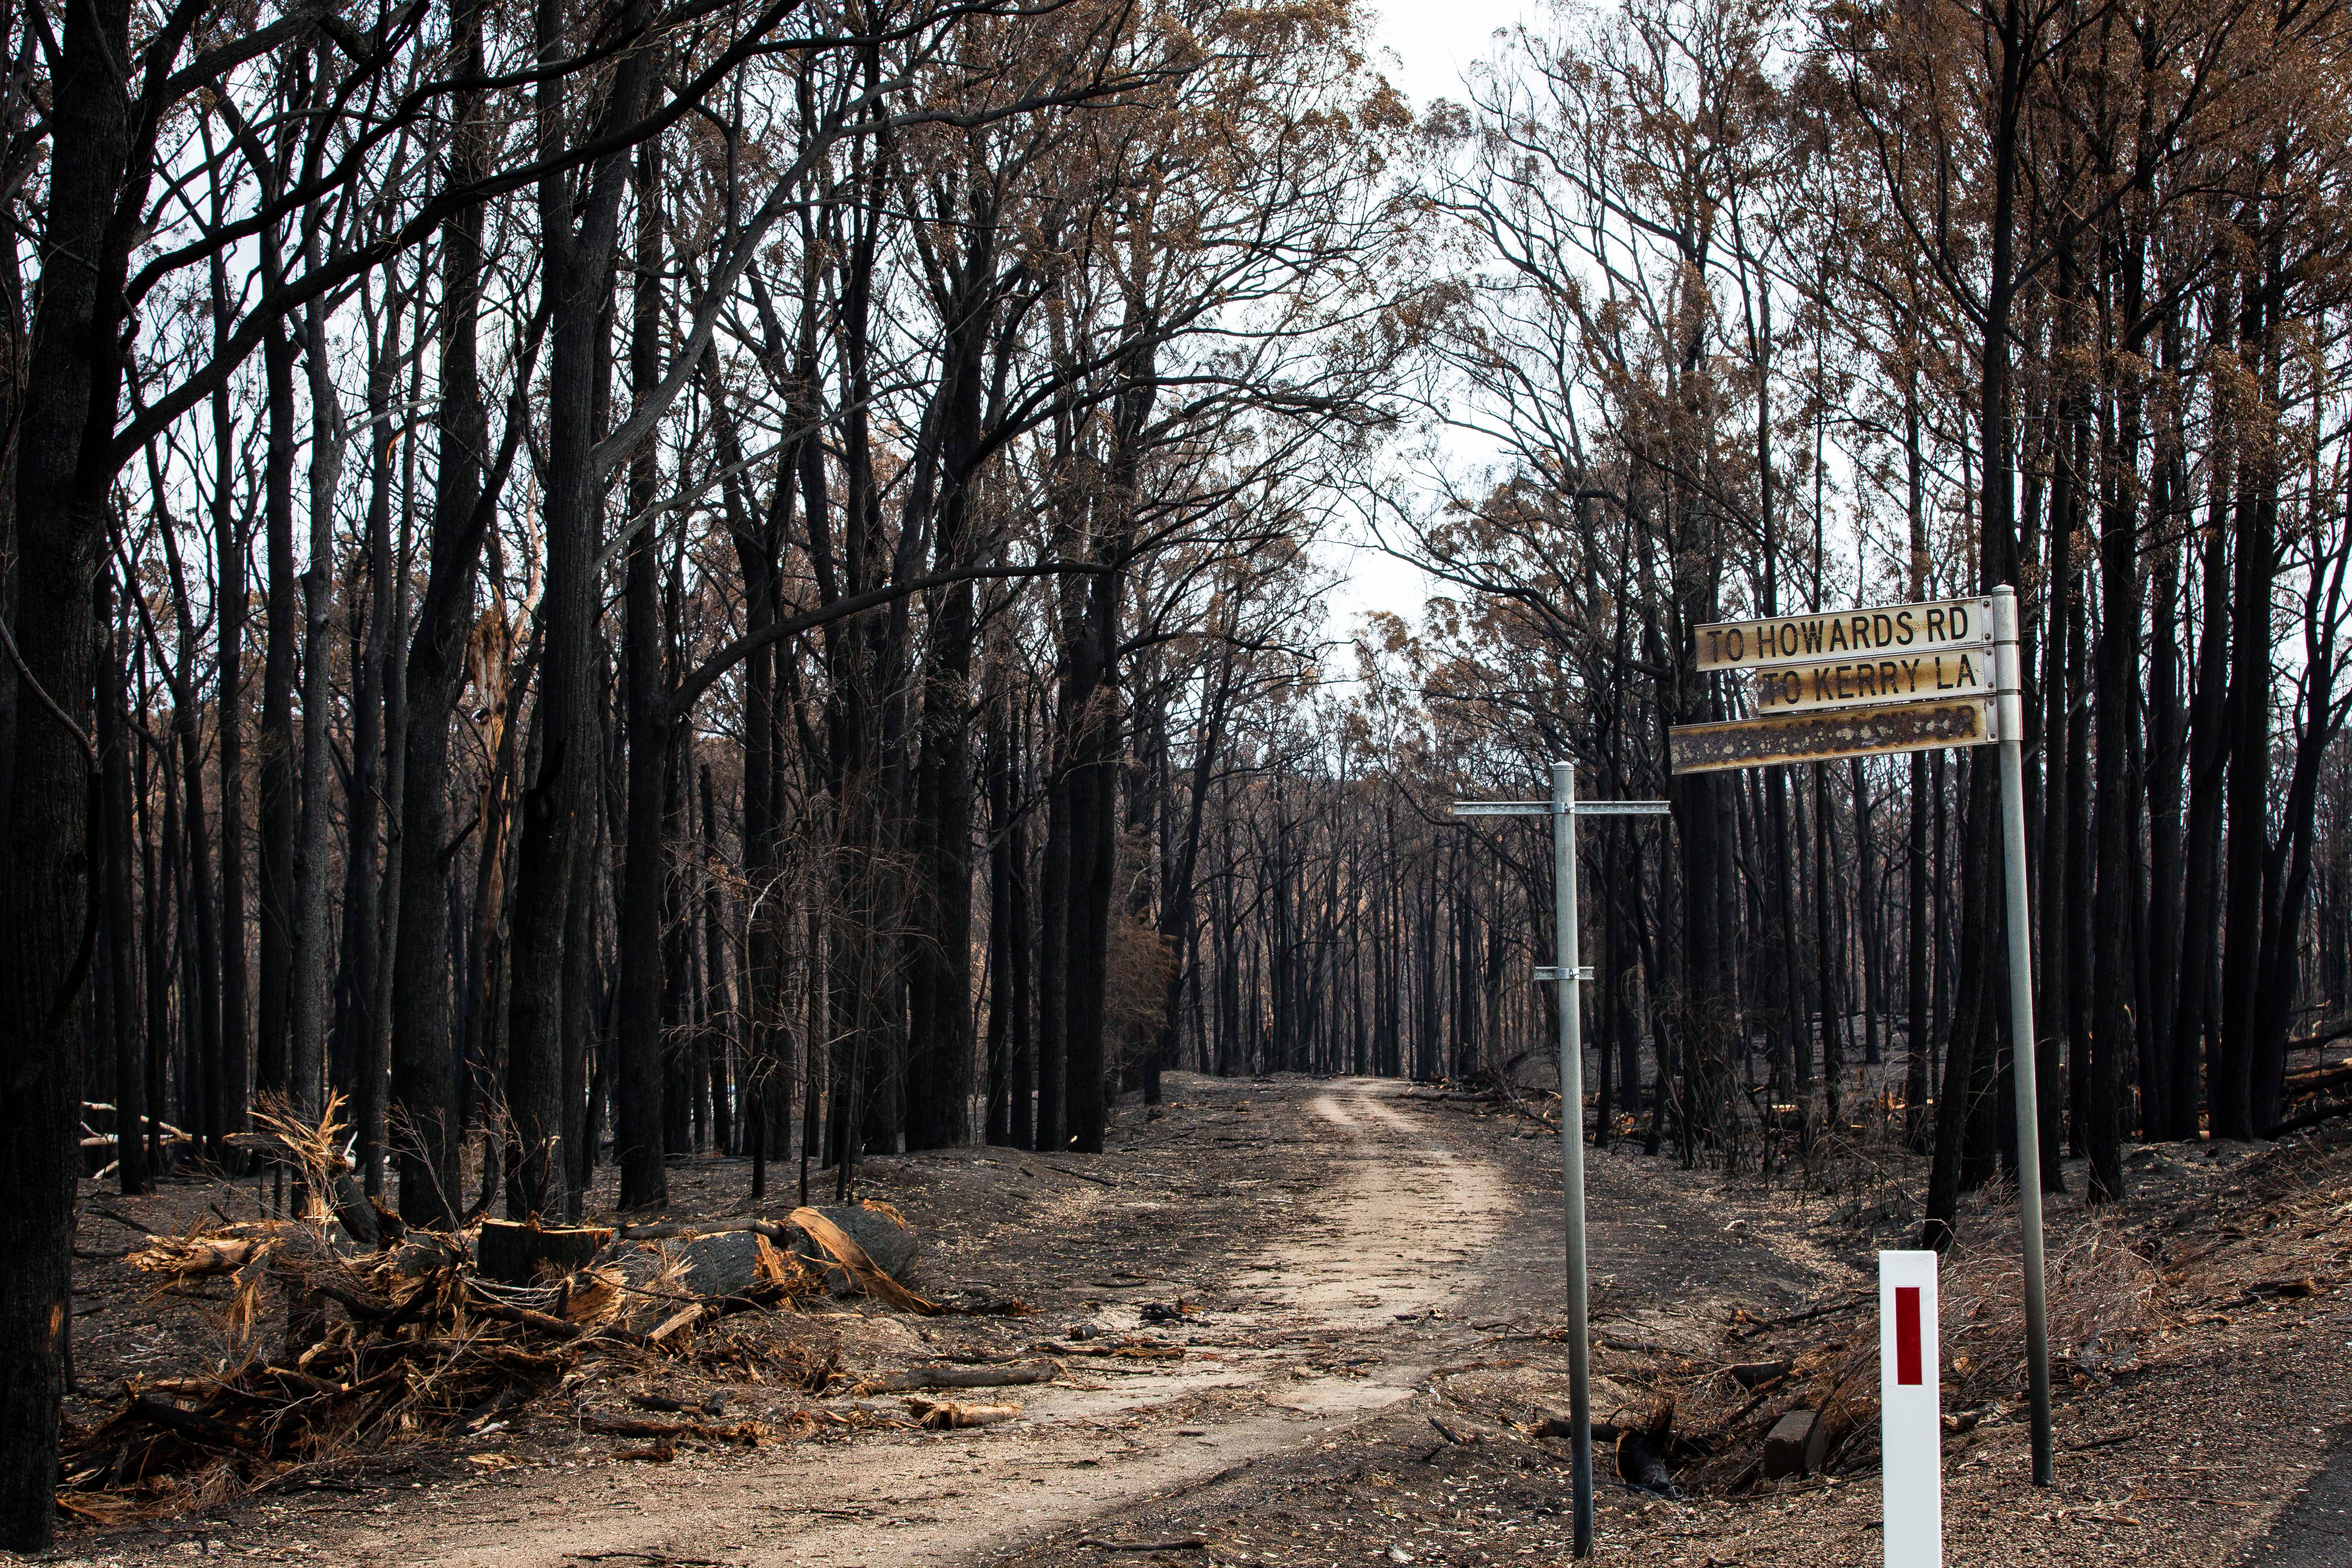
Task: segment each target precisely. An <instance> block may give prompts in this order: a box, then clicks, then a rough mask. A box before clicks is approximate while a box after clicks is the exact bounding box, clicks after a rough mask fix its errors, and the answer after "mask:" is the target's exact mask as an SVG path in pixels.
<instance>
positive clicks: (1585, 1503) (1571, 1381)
mask: <svg viewBox="0 0 2352 1568" xmlns="http://www.w3.org/2000/svg"><path fill="white" fill-rule="evenodd" d="M1551 813H1552V816H1551V855H1552V917H1553V925H1554V928H1555V931H1556V933H1557V935H1556V952H1557V956H1558V959H1559V975H1558V981H1559V1165H1560V1174H1561V1183H1560V1184H1561V1202H1562V1204H1563V1205H1564V1206H1565V1208H1566V1210H1567V1222H1568V1224H1567V1229H1568V1420H1569V1426H1570V1427H1571V1428H1572V1431H1571V1432H1570V1436H1569V1442H1570V1445H1571V1447H1572V1449H1573V1452H1574V1456H1575V1457H1574V1458H1573V1459H1572V1460H1571V1467H1572V1471H1573V1474H1574V1477H1575V1489H1576V1534H1575V1548H1574V1550H1575V1554H1576V1555H1577V1556H1579V1557H1589V1556H1591V1554H1592V1347H1591V1343H1590V1342H1589V1338H1588V1334H1587V1331H1586V1320H1585V1272H1584V1020H1583V1008H1582V1006H1581V1003H1582V1000H1583V996H1582V992H1583V985H1582V983H1581V981H1580V979H1579V977H1578V973H1577V965H1578V964H1579V963H1580V962H1581V960H1580V958H1579V957H1578V954H1577V941H1576V768H1575V765H1574V764H1573V763H1553V764H1552V765H1551Z"/></svg>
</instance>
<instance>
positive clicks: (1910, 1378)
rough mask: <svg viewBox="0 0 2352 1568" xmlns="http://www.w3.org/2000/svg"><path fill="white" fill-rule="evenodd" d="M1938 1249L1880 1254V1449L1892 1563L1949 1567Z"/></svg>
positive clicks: (1903, 1567)
mask: <svg viewBox="0 0 2352 1568" xmlns="http://www.w3.org/2000/svg"><path fill="white" fill-rule="evenodd" d="M1936 1320H1937V1311H1936V1255H1935V1254H1934V1253H1932V1252H1882V1253H1880V1254H1879V1255H1878V1451H1879V1455H1880V1463H1881V1466H1882V1467H1883V1478H1884V1479H1883V1483H1882V1486H1881V1488H1880V1491H1881V1498H1882V1506H1883V1507H1884V1508H1885V1516H1884V1517H1885V1542H1886V1568H1943V1564H1944V1422H1943V1414H1942V1404H1943V1401H1942V1400H1941V1398H1940V1397H1939V1394H1940V1391H1941V1384H1942V1373H1941V1370H1940V1367H1939V1365H1938V1357H1937V1333H1936Z"/></svg>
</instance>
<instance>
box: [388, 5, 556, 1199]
mask: <svg viewBox="0 0 2352 1568" xmlns="http://www.w3.org/2000/svg"><path fill="white" fill-rule="evenodd" d="M482 19H483V6H482V3H481V0H453V3H452V5H451V6H450V12H449V29H450V40H451V49H452V53H453V54H454V55H455V56H457V58H462V59H463V60H464V61H465V62H466V69H467V74H468V75H469V76H472V77H476V78H478V77H480V76H481V75H482V74H483V71H484V59H483V49H482ZM451 115H452V119H453V121H454V130H453V132H452V136H451V145H450V153H449V170H448V173H447V174H446V176H445V178H446V181H447V183H448V184H451V185H453V186H456V185H462V184H467V183H470V182H472V181H473V180H476V179H478V178H479V177H480V176H481V175H482V174H484V173H485V172H486V171H487V169H488V163H489V158H490V151H491V145H490V131H489V127H488V123H487V121H486V120H485V118H484V106H483V100H482V96H481V94H479V93H478V92H464V93H460V94H458V95H457V97H456V99H455V100H454V101H453V103H452V105H451ZM482 226H483V214H482V209H481V208H480V207H478V206H473V205H467V206H462V207H460V208H458V209H457V212H456V213H454V214H452V215H451V216H450V217H449V218H448V220H447V221H446V223H444V224H443V225H442V227H441V315H440V321H439V329H438V330H439V339H440V341H439V343H438V345H437V346H438V348H439V351H440V352H439V354H438V363H439V374H440V387H439V396H438V398H437V399H436V402H435V405H434V416H433V418H434V433H435V439H436V464H437V467H436V471H435V477H434V493H433V513H432V523H431V526H430V531H429V533H428V538H427V543H426V547H425V552H426V557H427V566H426V575H425V595H424V597H423V598H421V599H420V600H418V601H417V605H416V619H415V631H414V632H413V633H412V634H411V635H410V638H409V644H408V659H407V679H406V686H407V720H406V723H405V724H404V727H403V733H402V735H401V736H400V740H399V744H400V746H401V751H402V760H401V772H402V777H403V786H402V791H401V803H400V805H401V822H400V836H399V853H400V873H399V891H398V895H397V898H398V901H397V910H398V919H397V921H396V924H395V928H394V939H393V963H392V969H393V986H392V1064H391V1065H392V1114H391V1117H390V1122H391V1127H390V1131H391V1136H392V1139H393V1142H394V1145H395V1147H396V1148H397V1150H398V1152H399V1157H400V1160H399V1163H400V1213H401V1217H402V1218H404V1219H405V1220H407V1221H408V1222H409V1223H410V1224H412V1225H422V1226H435V1227H436V1228H452V1227H454V1226H456V1224H457V1212H458V1206H459V1205H458V1202H457V1152H458V1140H459V1136H460V1133H461V1131H462V1125H461V1123H460V1121H459V1120H458V1110H457V1096H458V1084H457V1035H458V1030H457V1028H456V1027H454V1026H453V1009H454V1006H455V997H454V994H453V992H454V989H455V988H456V987H457V986H461V985H463V984H465V975H464V972H463V969H462V967H461V966H454V965H453V964H452V963H451V962H450V946H451V941H452V935H453V930H452V922H451V920H450V899H449V896H448V888H449V885H450V883H449V879H450V877H451V875H452V866H451V850H452V849H454V846H451V845H449V844H448V842H447V840H448V837H449V801H448V796H449V716H450V713H451V711H452V710H454V709H455V708H456V706H457V695H458V692H459V691H460V690H461V689H463V688H464V684H465V675H466V666H465V647H466V637H467V632H468V631H469V630H471V628H472V625H473V607H474V579H475V575H476V573H477V572H478V569H479V565H480V562H481V557H482V542H483V541H484V539H485V538H487V537H488V532H489V525H490V521H491V518H492V514H493V508H494V506H495V503H496V489H495V488H494V487H492V486H490V485H488V484H487V483H486V482H485V469H486V468H487V467H488V461H489V452H488V445H489V421H488V413H487V411H486V410H485V409H484V407H483V405H482V389H481V378H480V375H481V373H480V363H481V361H480V346H479V345H480V320H481V308H482V306H481V298H482V271H483V258H482ZM516 374H517V375H518V377H520V379H521V380H522V381H528V380H529V376H528V374H527V373H526V372H525V371H524V370H522V369H520V368H519V369H518V370H517V372H516ZM515 413H516V414H517V415H519V414H520V410H516V411H515ZM510 423H511V421H510ZM509 439H511V433H510V436H509ZM485 826H487V825H485ZM488 842H489V839H488V835H487V834H486V835H485V837H484V843H485V844H486V845H487V844H488ZM453 969H454V970H455V973H453Z"/></svg>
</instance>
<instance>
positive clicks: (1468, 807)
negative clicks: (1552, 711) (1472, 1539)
mask: <svg viewBox="0 0 2352 1568" xmlns="http://www.w3.org/2000/svg"><path fill="white" fill-rule="evenodd" d="M1668 809H1669V807H1668V806H1667V805H1666V803H1665V802H1664V801H1663V800H1579V799H1577V798H1576V769H1575V768H1574V767H1573V766H1571V765H1570V764H1569V763H1553V764H1552V766H1551V798H1550V799H1549V800H1457V801H1455V802H1454V816H1549V817H1550V818H1551V855H1552V862H1551V863H1552V941H1553V954H1554V956H1555V957H1556V958H1557V959H1558V960H1559V962H1558V963H1547V964H1542V965H1540V966H1538V968H1537V970H1536V978H1537V979H1538V980H1541V981H1547V982H1549V983H1552V984H1557V985H1559V1163H1560V1174H1561V1182H1560V1188H1561V1191H1560V1204H1561V1207H1562V1209H1563V1210H1564V1211H1565V1213H1564V1215H1563V1226H1562V1228H1563V1230H1564V1231H1565V1233H1566V1240H1567V1255H1568V1256H1567V1262H1568V1426H1569V1438H1568V1442H1569V1477H1570V1479H1569V1488H1570V1492H1571V1494H1572V1497H1573V1504H1572V1506H1573V1508H1574V1510H1575V1517H1574V1519H1573V1520H1572V1521H1571V1522H1570V1552H1572V1553H1573V1554H1574V1555H1576V1556H1578V1557H1590V1556H1591V1554H1592V1342H1591V1323H1590V1321H1589V1319H1588V1314H1587V1311H1586V1268H1585V1260H1584V1034H1583V1030H1584V1007H1583V1004H1582V1002H1581V1001H1580V996H1579V988H1580V986H1582V985H1585V984H1589V983H1590V982H1591V979H1592V966H1591V964H1588V963H1579V962H1578V961H1577V915H1576V819H1577V818H1578V817H1580V816H1664V815H1665V814H1666V812H1667V811H1668Z"/></svg>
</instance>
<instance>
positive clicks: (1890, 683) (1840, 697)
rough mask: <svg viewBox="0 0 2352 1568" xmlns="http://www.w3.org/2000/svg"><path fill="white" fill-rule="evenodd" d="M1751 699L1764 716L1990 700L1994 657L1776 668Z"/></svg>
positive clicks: (1756, 678)
mask: <svg viewBox="0 0 2352 1568" xmlns="http://www.w3.org/2000/svg"><path fill="white" fill-rule="evenodd" d="M1991 695H1992V656H1991V655H1990V654H1989V653H1987V652H1985V651H1984V650H1982V649H1980V648H1956V649H1953V650H1951V651H1949V652H1947V653H1912V654H1902V655H1899V656H1890V657H1888V658H1862V659H1840V660H1839V661H1838V662H1837V663H1835V664H1783V665H1774V666H1770V667H1768V668H1760V669H1759V670H1757V671H1756V673H1755V674H1753V675H1751V676H1749V677H1748V700H1749V703H1750V705H1751V706H1752V707H1753V708H1754V710H1756V711H1757V712H1758V713H1759V714H1771V713H1798V712H1804V711H1809V710H1815V709H1822V708H1859V707H1863V706H1865V705H1867V704H1871V703H1877V702H1913V701H1941V700H1949V699H1952V698H1958V697H1990V696H1991Z"/></svg>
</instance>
